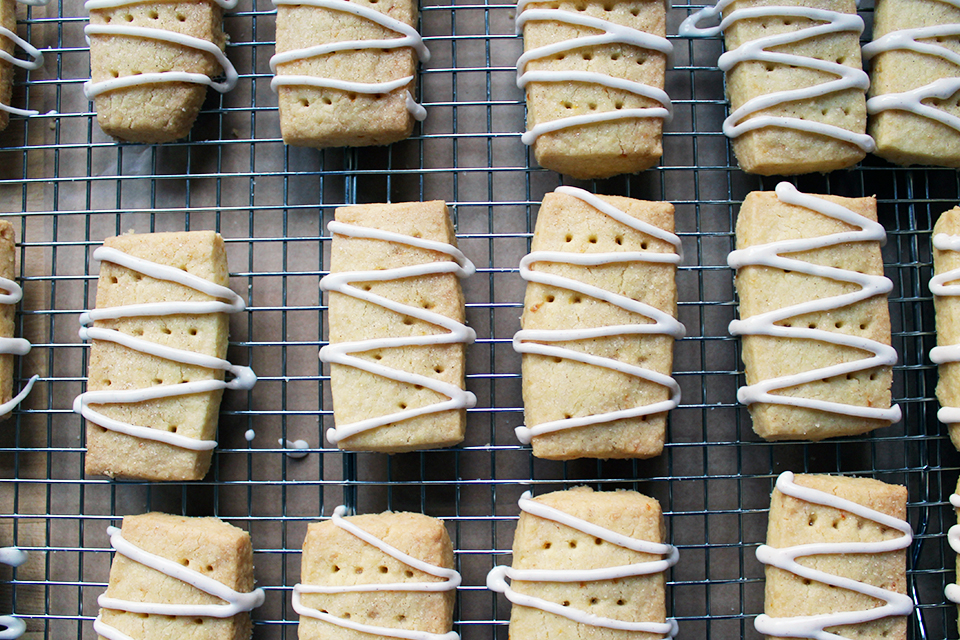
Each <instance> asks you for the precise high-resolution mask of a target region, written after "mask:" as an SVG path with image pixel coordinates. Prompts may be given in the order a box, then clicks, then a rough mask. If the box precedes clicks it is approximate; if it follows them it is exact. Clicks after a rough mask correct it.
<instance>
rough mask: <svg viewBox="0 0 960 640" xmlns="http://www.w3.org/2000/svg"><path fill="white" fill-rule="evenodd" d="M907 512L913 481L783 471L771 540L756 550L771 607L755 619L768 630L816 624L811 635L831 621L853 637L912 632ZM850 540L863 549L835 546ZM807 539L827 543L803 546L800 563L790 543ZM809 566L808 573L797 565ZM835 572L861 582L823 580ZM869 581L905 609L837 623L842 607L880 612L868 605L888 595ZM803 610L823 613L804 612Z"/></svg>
mask: <svg viewBox="0 0 960 640" xmlns="http://www.w3.org/2000/svg"><path fill="white" fill-rule="evenodd" d="M824 502H825V503H826V504H824ZM854 510H855V511H859V513H857V512H855V511H854ZM906 515H907V489H906V487H903V486H900V485H891V484H886V483H883V482H880V481H878V480H873V479H871V478H849V477H839V476H826V475H798V476H795V477H794V476H793V474H792V473H790V472H786V473H784V474H783V475H781V476H780V478H779V479H778V480H777V489H775V490H774V492H773V495H772V496H771V497H770V520H769V524H768V528H767V544H766V545H765V546H763V547H760V548H759V549H758V550H757V558H758V559H760V561H761V562H763V563H765V564H766V565H767V566H766V585H765V598H764V615H762V616H760V617H758V618H757V620H756V627H757V630H758V631H759V632H761V633H765V634H767V637H768V638H780V637H782V636H785V635H790V636H795V635H796V633H797V632H798V631H799V630H801V629H802V630H807V631H809V632H810V633H809V636H805V637H814V636H813V630H815V629H816V630H822V629H823V628H829V629H830V631H832V632H834V633H838V634H839V635H842V636H844V637H849V638H865V639H867V640H898V639H899V640H903V639H905V638H906V637H907V618H906V616H907V615H909V614H910V613H911V612H912V611H913V602H912V600H911V599H910V598H909V597H908V596H907V595H906V592H907V570H906V569H907V567H906V548H907V547H909V545H910V542H911V538H912V533H911V532H910V525H909V524H907V523H906V522H905V518H906ZM878 542H886V543H887V544H888V545H889V547H888V548H889V549H890V550H888V551H883V548H877V546H875V545H876V543H878ZM851 544H852V545H853V546H854V547H855V548H857V549H859V550H862V551H861V552H859V553H854V552H850V553H844V552H842V551H840V550H839V549H840V548H839V547H831V546H830V545H851ZM802 545H825V546H821V547H819V549H816V548H814V549H809V550H810V551H818V553H816V554H809V552H808V553H802V552H800V551H797V553H798V554H799V555H798V557H797V558H796V564H794V562H793V559H792V558H790V557H789V556H790V555H791V550H792V549H796V547H798V546H802ZM834 549H837V551H834ZM878 551H879V552H878ZM797 565H800V566H802V567H803V569H800V568H799V567H798V566H797ZM803 570H805V571H806V575H798V574H797V573H794V571H803ZM810 572H821V573H819V574H818V573H813V574H811V573H810ZM836 577H840V578H841V579H847V580H852V581H855V583H860V584H859V585H857V584H855V583H848V584H849V586H850V588H838V587H833V586H830V585H829V584H826V583H825V582H823V581H822V579H828V580H835V579H836ZM864 585H869V586H870V587H875V588H878V589H884V590H886V591H887V594H888V597H889V601H890V602H891V604H892V612H893V613H899V614H900V615H890V616H888V617H881V618H879V619H877V620H873V621H866V622H860V623H858V624H844V625H838V624H837V622H836V621H837V618H835V617H833V618H832V617H831V615H833V614H838V613H839V612H851V613H853V612H861V611H862V612H863V613H864V614H865V616H866V617H867V618H870V617H876V616H875V615H874V616H871V615H870V612H869V610H871V609H876V608H877V607H880V605H881V604H882V601H880V600H879V599H876V598H874V597H871V596H868V595H866V594H864V593H862V591H859V590H858V589H863V587H864ZM853 587H856V588H853ZM803 616H818V618H816V619H815V620H813V621H810V622H808V621H803V620H798V619H797V618H800V617H803ZM808 625H809V626H808ZM786 631H790V632H791V633H789V634H788V633H785V632H786Z"/></svg>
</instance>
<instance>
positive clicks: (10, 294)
mask: <svg viewBox="0 0 960 640" xmlns="http://www.w3.org/2000/svg"><path fill="white" fill-rule="evenodd" d="M0 291H3V293H0V304H18V303H19V302H20V301H21V300H22V299H23V289H21V288H20V285H18V284H17V283H16V282H14V281H13V280H8V279H7V278H0ZM32 346H33V345H31V344H30V342H29V341H27V340H25V339H23V338H6V337H0V354H4V355H15V356H25V355H27V354H28V353H30V349H31V348H32ZM39 378H40V376H37V375H35V376H33V377H31V378H30V380H28V381H27V384H25V385H23V389H21V391H20V393H18V394H17V395H16V396H14V397H13V398H12V399H11V400H8V401H7V402H4V403H3V404H0V416H4V415H6V414H8V413H10V412H11V411H13V410H14V409H15V408H16V407H17V405H19V404H20V403H21V402H23V400H24V399H25V398H26V397H27V396H28V395H30V391H31V390H32V389H33V385H34V383H35V382H36V381H37V380H38V379H39ZM0 562H2V560H0ZM0 637H2V636H0Z"/></svg>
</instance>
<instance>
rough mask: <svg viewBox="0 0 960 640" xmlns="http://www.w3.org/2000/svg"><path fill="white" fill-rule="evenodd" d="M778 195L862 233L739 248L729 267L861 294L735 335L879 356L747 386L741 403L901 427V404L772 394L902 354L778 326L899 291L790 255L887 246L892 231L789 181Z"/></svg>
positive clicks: (858, 340) (836, 335)
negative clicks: (760, 269)
mask: <svg viewBox="0 0 960 640" xmlns="http://www.w3.org/2000/svg"><path fill="white" fill-rule="evenodd" d="M776 194H777V198H778V199H779V200H780V201H781V202H785V203H787V204H792V205H796V206H799V207H805V208H807V209H810V210H811V211H816V212H817V213H820V214H822V215H824V216H827V217H829V218H833V219H835V220H839V221H841V222H844V223H846V224H849V225H850V226H853V227H856V228H857V230H856V231H844V232H840V233H834V234H830V235H826V236H815V237H812V238H805V239H804V238H798V239H791V240H780V241H777V242H771V243H768V244H761V245H755V246H752V247H748V248H746V249H739V250H737V251H733V252H731V253H730V255H729V256H728V258H727V264H728V265H730V267H732V268H734V269H741V268H743V267H748V266H765V267H771V268H774V269H783V270H785V271H793V272H796V273H803V274H806V275H810V276H816V277H820V278H829V279H831V280H835V281H837V282H847V283H850V284H854V285H857V286H859V287H860V289H859V290H857V291H854V292H851V293H845V294H842V295H837V296H832V297H828V298H821V299H817V300H809V301H806V302H800V303H797V304H793V305H789V306H786V307H782V308H779V309H774V310H772V311H767V312H766V313H760V314H757V315H755V316H751V317H749V318H745V319H741V320H734V321H733V322H731V323H730V333H731V334H732V335H735V336H770V337H777V338H802V339H806V340H816V341H819V342H826V343H828V344H835V345H839V346H843V347H850V348H853V349H860V350H862V351H867V352H869V353H871V354H873V355H872V356H871V357H869V358H863V359H860V360H851V361H849V362H844V363H839V364H835V365H830V366H827V367H820V368H817V369H811V370H809V371H804V372H803V373H797V374H792V375H787V376H781V377H779V378H770V379H768V380H764V381H762V382H758V383H757V384H753V385H749V386H746V387H741V388H740V390H739V391H738V392H737V399H738V400H739V401H740V402H741V403H743V404H747V405H749V404H754V403H756V402H766V403H771V404H781V405H787V406H792V407H804V408H807V409H815V410H818V411H826V412H829V413H836V414H842V415H847V416H854V417H860V418H869V419H873V420H886V421H888V422H890V423H893V422H897V421H898V420H900V417H901V416H900V407H899V406H897V405H894V406H892V407H890V408H889V409H884V408H881V407H868V406H861V405H852V404H845V403H842V402H831V401H827V400H819V399H816V398H805V397H797V396H786V395H777V394H774V393H771V392H772V391H779V390H781V389H787V388H789V387H796V386H799V385H802V384H807V383H810V382H816V381H819V380H826V379H827V378H833V377H835V376H842V375H846V374H854V373H859V372H861V371H866V370H868V369H872V368H874V367H889V366H892V365H894V364H895V363H896V362H897V352H896V350H895V349H894V348H893V347H891V346H890V345H886V344H882V343H880V342H877V341H876V340H871V339H869V338H863V337H860V336H854V335H847V334H844V333H840V332H837V331H827V330H824V329H816V328H813V329H810V328H808V327H798V326H790V327H787V326H782V325H779V324H777V323H778V322H783V321H785V320H789V319H790V318H793V317H795V316H801V315H806V314H808V313H817V312H822V311H831V310H834V309H840V308H842V307H845V306H848V305H852V304H855V303H857V302H861V301H863V300H867V299H869V298H872V297H874V296H882V295H886V294H887V293H889V292H890V291H891V290H892V289H893V282H891V281H890V279H889V278H887V277H886V276H882V275H869V274H863V273H857V272H856V271H851V270H849V269H841V268H836V267H825V266H821V265H816V264H812V263H810V262H806V261H804V260H801V259H799V258H793V257H787V254H794V253H799V252H803V251H812V250H815V249H823V248H826V247H834V246H838V245H842V244H848V243H856V242H877V243H883V242H884V241H885V239H886V231H885V230H884V228H883V226H882V225H881V224H879V223H878V222H874V221H873V220H868V219H867V218H864V217H863V216H861V215H858V214H856V213H854V212H853V211H851V210H850V209H848V208H846V207H844V206H842V205H840V204H837V203H834V202H829V201H827V200H824V199H822V198H817V197H816V196H812V195H809V194H806V193H800V192H799V191H797V188H796V187H794V186H793V185H792V184H790V183H788V182H781V183H780V184H778V185H777V188H776Z"/></svg>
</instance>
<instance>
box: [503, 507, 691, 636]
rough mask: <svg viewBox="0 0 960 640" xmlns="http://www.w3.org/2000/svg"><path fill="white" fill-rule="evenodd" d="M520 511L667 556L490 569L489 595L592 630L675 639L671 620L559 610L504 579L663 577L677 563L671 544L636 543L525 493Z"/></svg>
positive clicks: (629, 538)
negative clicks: (592, 565)
mask: <svg viewBox="0 0 960 640" xmlns="http://www.w3.org/2000/svg"><path fill="white" fill-rule="evenodd" d="M520 510H521V511H524V512H526V513H529V514H530V515H532V516H536V517H538V518H543V519H544V520H551V521H553V522H557V523H559V524H562V525H564V526H567V527H570V528H571V529H575V530H577V531H580V532H581V533H585V534H587V535H588V536H593V537H595V538H599V539H601V540H605V541H607V542H609V543H611V544H614V545H616V546H618V547H622V548H624V549H630V550H631V551H636V552H638V553H649V554H653V555H658V556H667V557H666V558H665V559H661V560H655V561H653V562H637V563H635V564H628V565H622V566H614V567H604V568H600V569H514V568H513V567H507V566H498V567H494V568H493V569H492V570H491V571H490V573H489V574H487V588H488V589H490V590H491V591H496V592H497V593H502V594H504V595H505V596H506V597H507V599H508V600H509V601H510V602H512V603H513V604H516V605H520V606H522V607H531V608H534V609H540V610H541V611H545V612H547V613H552V614H554V615H558V616H562V617H564V618H567V619H568V620H573V621H574V622H577V623H580V624H585V625H589V626H592V627H601V628H604V629H614V630H617V631H633V632H645V633H655V634H660V635H662V636H664V637H667V638H673V637H674V636H676V635H677V630H678V628H677V621H676V620H673V619H672V618H671V619H669V620H667V621H666V622H626V621H623V620H615V619H613V618H605V617H602V616H598V615H594V614H592V613H588V612H586V611H581V610H580V609H576V608H574V607H569V606H566V607H565V606H562V605H560V604H557V603H554V602H550V601H549V600H544V599H543V598H537V597H535V596H529V595H525V594H522V593H517V592H516V591H514V590H513V589H511V588H510V585H508V584H507V579H508V578H509V579H510V580H519V581H521V582H565V583H570V582H597V581H600V580H618V579H622V578H632V577H636V576H647V575H651V574H654V573H663V572H664V571H666V570H667V569H669V568H670V567H672V566H673V565H675V564H676V563H677V560H679V558H680V552H679V551H678V550H677V548H676V547H674V546H673V545H671V544H663V543H659V542H650V541H648V540H638V539H636V538H631V537H629V536H625V535H623V534H620V533H617V532H616V531H611V530H610V529H606V528H604V527H601V526H599V525H596V524H594V523H592V522H587V521H586V520H581V519H580V518H577V517H575V516H572V515H570V514H569V513H565V512H563V511H560V510H559V509H555V508H553V507H551V506H548V505H545V504H543V503H540V502H537V501H535V500H533V499H532V498H531V494H530V492H529V491H527V492H525V493H524V494H523V495H522V496H520Z"/></svg>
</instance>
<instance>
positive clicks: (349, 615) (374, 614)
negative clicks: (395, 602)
mask: <svg viewBox="0 0 960 640" xmlns="http://www.w3.org/2000/svg"><path fill="white" fill-rule="evenodd" d="M320 613H326V614H328V615H329V611H327V610H326V609H320ZM352 617H353V614H352V613H350V612H349V611H347V612H344V613H342V614H340V618H342V619H343V620H349V619H350V618H352ZM377 617H378V615H377V612H376V611H368V612H367V619H368V620H376V619H377ZM394 619H395V620H396V621H397V622H403V621H404V620H406V619H407V616H405V615H404V614H402V613H400V614H397V615H396V616H395V617H394Z"/></svg>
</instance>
